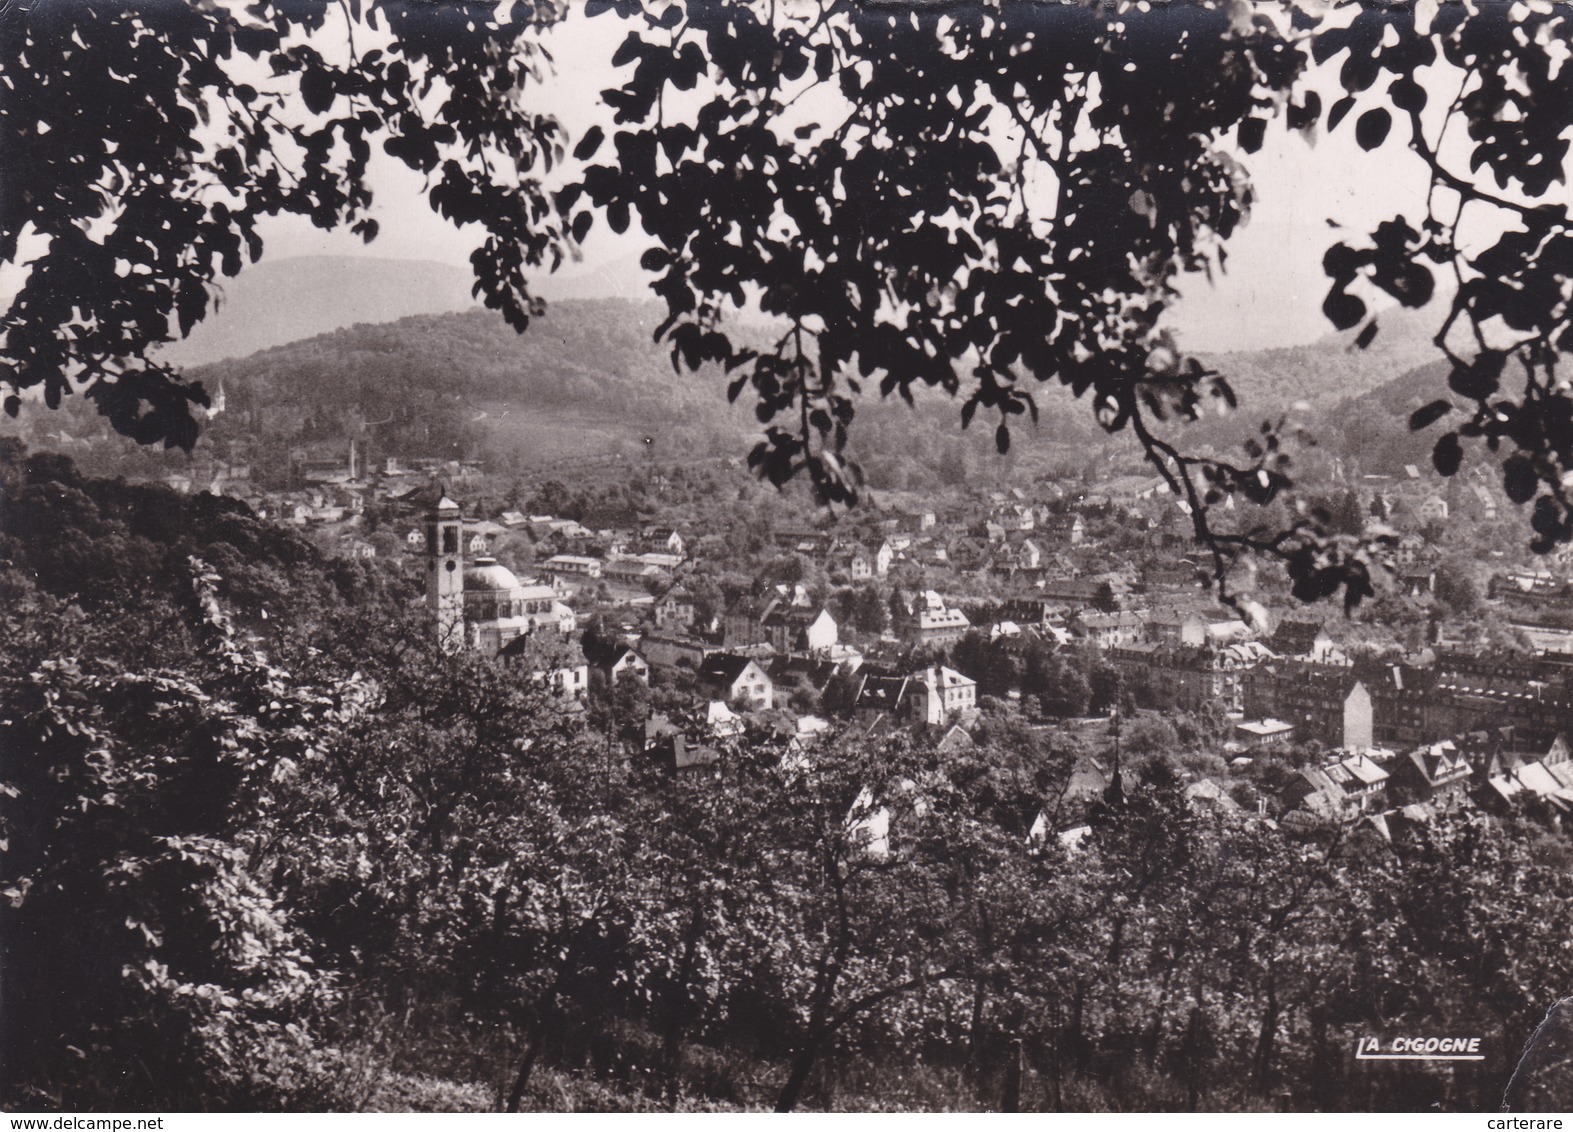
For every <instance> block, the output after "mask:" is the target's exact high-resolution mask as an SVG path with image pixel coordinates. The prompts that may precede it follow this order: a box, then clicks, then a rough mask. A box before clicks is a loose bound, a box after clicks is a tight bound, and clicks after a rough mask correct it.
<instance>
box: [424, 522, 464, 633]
mask: <svg viewBox="0 0 1573 1132" xmlns="http://www.w3.org/2000/svg"><path fill="white" fill-rule="evenodd" d="M463 528H464V518H463V516H462V515H461V513H460V511H459V505H458V504H457V503H455V502H454V501H453V500H451V499H449V498H448V496H447V494H446V493H439V498H438V500H437V502H436V504H434V505H433V507H432V509H431V510H430V511H428V512H427V513H426V604H427V606H428V607H429V608H430V609H431V612H432V619H433V621H434V622H435V624H436V627H437V640H438V642H439V643H440V644H441V645H442V647H443V648H444V649H446V650H447V651H449V652H457V651H459V649H461V648H463V647H464V557H463V555H462V553H461V552H460V550H459V536H460V534H461V532H462V531H463Z"/></svg>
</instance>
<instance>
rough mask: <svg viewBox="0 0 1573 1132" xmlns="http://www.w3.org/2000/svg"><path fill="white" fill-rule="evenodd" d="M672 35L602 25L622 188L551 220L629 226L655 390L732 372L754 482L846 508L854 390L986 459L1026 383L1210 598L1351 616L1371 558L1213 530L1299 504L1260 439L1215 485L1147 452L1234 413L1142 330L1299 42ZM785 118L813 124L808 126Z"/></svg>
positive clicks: (1090, 21)
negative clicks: (980, 425)
mask: <svg viewBox="0 0 1573 1132" xmlns="http://www.w3.org/2000/svg"><path fill="white" fill-rule="evenodd" d="M673 10H674V9H673V8H665V9H662V8H660V7H646V6H642V5H638V4H633V3H615V4H613V3H608V4H600V5H595V6H594V8H593V11H592V12H591V14H598V13H599V12H601V11H616V12H617V13H618V14H619V15H620V16H622V17H623V18H625V19H627V20H629V21H630V22H631V23H632V24H633V28H632V30H631V31H630V32H629V34H628V36H627V38H626V39H625V41H624V43H623V46H622V47H621V48H620V49H619V57H620V58H622V59H623V60H624V61H625V62H629V63H632V62H635V61H637V67H636V68H635V70H634V73H633V75H632V77H631V78H630V79H629V80H628V81H627V82H626V83H625V84H624V85H623V86H622V87H620V88H619V89H618V90H616V91H607V92H606V94H605V97H606V98H607V100H608V101H609V102H610V103H612V104H613V105H614V106H616V107H617V109H618V124H619V125H620V126H621V129H619V130H618V131H617V132H615V133H614V134H613V135H612V137H611V139H610V140H611V142H612V145H613V147H614V148H615V157H616V160H615V161H605V160H603V162H602V163H601V164H598V165H593V166H591V167H590V168H589V169H587V170H586V172H585V175H584V177H583V180H582V182H581V183H579V184H576V185H574V186H572V187H571V188H570V189H569V190H568V192H567V193H566V194H565V195H564V198H563V200H564V201H566V202H567V203H568V205H569V207H574V206H577V204H578V202H579V201H580V199H581V198H587V199H588V201H589V202H590V203H591V204H592V205H593V206H596V207H598V208H600V209H601V210H603V212H604V213H605V215H606V216H607V217H608V219H609V221H610V222H611V223H612V224H613V226H614V227H617V228H619V229H621V228H622V227H623V226H624V225H626V224H627V223H628V218H629V217H631V216H637V217H638V218H639V220H640V222H641V223H642V224H643V226H644V228H645V230H646V231H647V232H648V233H649V234H650V235H651V236H652V237H653V238H654V246H653V247H652V248H651V249H650V251H648V252H647V253H646V255H645V258H644V261H643V262H644V265H645V266H646V268H647V269H649V270H651V271H654V272H658V273H659V277H658V279H657V281H656V282H655V283H654V284H653V287H654V289H655V290H656V292H657V293H658V294H660V295H661V296H662V297H663V298H664V299H665V300H666V302H667V305H668V311H669V318H668V320H667V321H666V322H665V323H663V325H662V326H661V327H660V328H659V329H658V331H657V337H658V338H662V337H664V338H665V339H666V340H668V341H669V342H670V343H671V344H672V359H673V365H674V366H686V367H688V368H690V369H697V368H698V367H699V366H700V365H702V364H704V363H707V362H709V363H719V364H720V365H722V366H724V367H725V368H726V369H727V371H728V372H729V374H730V375H731V376H730V379H729V386H728V395H729V396H730V397H731V398H732V399H734V400H735V399H737V398H738V397H740V396H742V394H743V392H744V391H745V390H749V389H751V391H752V394H753V397H754V401H755V409H756V413H757V415H758V418H759V420H760V422H761V424H762V425H764V426H765V437H764V439H763V440H762V441H761V442H760V443H759V444H758V445H757V446H756V447H755V449H754V451H753V452H752V454H751V456H750V464H751V466H752V467H753V468H754V469H755V470H756V472H758V473H759V474H760V475H761V476H763V477H765V478H767V479H769V480H770V481H771V482H772V483H775V484H777V485H781V484H784V483H786V482H787V481H789V480H791V479H793V478H794V477H798V476H802V475H806V476H807V477H808V478H809V479H810V480H811V482H812V486H813V488H814V491H815V493H816V495H817V496H818V497H819V498H820V499H821V500H822V501H824V502H826V503H830V504H835V503H842V504H847V503H851V502H852V501H854V500H855V499H856V497H857V494H858V490H859V487H860V486H861V481H862V475H861V470H860V469H859V468H858V466H857V465H856V463H855V462H854V461H853V460H851V459H850V458H849V456H848V455H847V436H848V430H849V426H850V425H851V423H852V420H853V417H854V415H855V400H856V398H857V397H858V396H859V395H861V394H862V393H863V392H864V389H865V386H866V385H868V384H870V383H875V384H877V388H878V390H879V392H880V393H881V394H882V395H885V396H889V395H898V396H901V397H903V398H905V399H907V400H908V401H910V400H911V399H912V394H913V390H914V387H915V386H917V385H919V384H923V385H928V386H932V387H937V388H939V389H942V390H944V391H945V392H947V393H949V394H951V395H952V396H957V397H959V398H960V399H961V400H962V405H961V419H962V425H963V427H966V426H967V425H969V424H970V423H971V422H972V421H973V420H974V419H975V417H976V415H977V413H978V411H979V410H980V409H982V410H989V411H990V412H991V413H993V414H994V415H995V416H996V423H995V426H994V429H995V442H996V445H997V447H998V448H999V450H1000V451H1001V452H1006V451H1008V450H1009V447H1010V444H1011V438H1012V431H1011V427H1010V425H1011V419H1012V418H1013V417H1017V418H1020V417H1024V416H1030V417H1032V418H1033V420H1034V421H1036V419H1037V405H1036V402H1035V400H1034V398H1033V396H1032V394H1031V392H1030V383H1031V382H1032V381H1050V380H1053V381H1059V382H1060V383H1062V384H1064V385H1066V386H1068V387H1069V388H1070V389H1071V390H1072V391H1073V393H1075V394H1076V395H1077V396H1085V397H1086V398H1087V399H1088V400H1089V401H1090V402H1091V404H1092V406H1093V410H1094V413H1095V415H1096V416H1097V419H1098V421H1099V423H1100V424H1101V425H1102V427H1103V428H1104V429H1105V430H1106V431H1108V432H1110V433H1118V432H1122V431H1127V432H1130V433H1132V434H1133V435H1134V436H1135V437H1136V439H1137V440H1138V442H1139V444H1140V445H1141V447H1142V449H1143V451H1144V453H1145V454H1146V456H1147V458H1148V459H1149V461H1151V462H1152V463H1153V465H1154V466H1155V467H1156V468H1157V469H1158V470H1159V471H1160V473H1161V474H1162V475H1163V477H1164V479H1165V481H1166V482H1167V483H1168V485H1169V486H1170V488H1171V489H1172V490H1173V491H1174V492H1175V493H1176V494H1177V495H1178V496H1179V497H1180V498H1181V499H1182V500H1184V501H1185V502H1186V504H1187V505H1188V507H1189V510H1190V514H1191V518H1192V522H1193V526H1194V531H1195V534H1196V535H1197V537H1198V538H1199V539H1200V540H1201V541H1202V542H1203V543H1204V544H1205V545H1207V546H1208V547H1209V548H1210V550H1211V551H1212V554H1213V575H1214V578H1215V580H1216V581H1218V582H1219V583H1220V585H1221V586H1224V595H1225V597H1226V598H1227V597H1229V594H1228V591H1227V588H1226V585H1224V584H1225V580H1226V577H1227V573H1228V569H1229V567H1230V566H1231V565H1232V563H1233V562H1234V561H1235V559H1236V558H1237V557H1238V556H1239V555H1240V554H1242V553H1247V552H1267V553H1271V554H1275V555H1277V556H1279V557H1280V558H1283V559H1284V560H1285V561H1286V563H1287V565H1288V567H1289V570H1290V573H1291V575H1292V576H1293V577H1294V578H1295V581H1296V586H1297V592H1300V593H1301V594H1302V595H1303V596H1324V595H1325V594H1327V593H1332V592H1337V591H1338V590H1340V589H1342V590H1343V591H1344V593H1345V596H1346V600H1347V601H1349V602H1350V603H1351V604H1352V603H1353V602H1355V601H1358V600H1359V599H1360V598H1361V597H1363V596H1366V595H1367V594H1369V593H1370V592H1371V586H1370V578H1369V572H1368V569H1367V559H1366V557H1365V556H1363V555H1362V554H1361V553H1360V552H1359V549H1358V548H1341V547H1338V546H1336V545H1335V544H1334V543H1333V542H1332V541H1331V540H1329V539H1326V538H1324V537H1323V532H1322V531H1321V530H1320V529H1318V527H1317V525H1316V524H1315V523H1314V522H1313V521H1310V520H1307V521H1304V522H1302V523H1299V524H1297V525H1296V526H1295V527H1294V528H1293V529H1292V530H1290V531H1288V532H1281V531H1274V532H1269V531H1252V532H1249V533H1244V534H1224V533H1222V532H1219V531H1217V530H1215V529H1214V527H1213V525H1212V524H1211V523H1210V522H1209V519H1208V515H1209V509H1210V508H1211V507H1213V506H1215V505H1216V504H1217V503H1219V502H1220V501H1221V500H1222V499H1223V498H1224V497H1226V496H1231V495H1240V496H1243V497H1244V498H1246V499H1248V500H1252V501H1255V502H1267V501H1270V500H1273V499H1276V498H1279V497H1280V496H1281V495H1283V493H1285V492H1286V491H1287V490H1288V489H1289V488H1290V487H1291V485H1292V481H1291V480H1290V478H1289V476H1288V474H1287V469H1288V464H1289V461H1288V457H1287V455H1286V454H1285V453H1284V452H1283V451H1282V448H1281V446H1280V445H1279V444H1278V442H1277V439H1276V436H1274V437H1273V442H1272V445H1271V448H1270V449H1269V448H1268V447H1266V446H1263V445H1260V444H1258V443H1257V442H1255V441H1252V442H1251V446H1250V447H1248V448H1247V449H1246V458H1245V459H1244V460H1242V461H1240V462H1238V463H1230V462H1227V461H1219V460H1210V459H1207V460H1204V459H1197V458H1192V457H1188V456H1186V455H1184V454H1183V453H1182V452H1181V451H1180V450H1179V449H1177V448H1176V447H1174V446H1173V445H1171V444H1170V443H1168V442H1166V441H1164V440H1163V439H1161V438H1160V436H1159V433H1158V432H1157V431H1156V429H1155V428H1154V425H1155V424H1156V423H1157V422H1161V421H1165V420H1169V419H1180V420H1191V419H1195V418H1196V417H1197V416H1198V415H1199V413H1200V412H1201V411H1202V409H1203V408H1204V406H1205V405H1206V404H1207V403H1208V402H1209V401H1210V400H1212V399H1215V398H1216V399H1218V400H1221V401H1222V402H1223V403H1224V404H1226V405H1228V406H1230V407H1233V404H1234V396H1233V393H1232V391H1231V390H1230V388H1229V386H1228V383H1227V382H1226V381H1225V380H1223V379H1222V377H1221V375H1218V374H1216V373H1213V372H1210V371H1208V370H1207V369H1206V368H1205V367H1203V366H1202V365H1201V364H1200V363H1199V362H1197V361H1196V360H1195V359H1187V358H1184V357H1183V356H1182V355H1181V354H1180V352H1179V351H1178V350H1177V349H1176V348H1175V347H1174V344H1173V343H1172V341H1170V340H1169V338H1168V337H1167V335H1166V334H1164V333H1163V332H1162V330H1161V329H1160V326H1159V320H1160V318H1161V316H1162V314H1163V312H1164V310H1165V308H1166V306H1167V305H1168V303H1169V302H1170V301H1171V300H1172V299H1173V298H1174V297H1175V294H1176V292H1175V287H1174V283H1175V279H1176V277H1177V276H1178V275H1179V274H1180V273H1182V272H1186V271H1195V270H1202V269H1205V270H1211V269H1212V268H1213V267H1214V266H1219V265H1221V262H1222V255H1221V243H1222V241H1223V240H1225V239H1227V237H1228V236H1229V235H1231V234H1232V232H1233V231H1234V229H1235V228H1236V226H1237V225H1238V224H1239V223H1240V221H1241V220H1242V219H1243V218H1244V216H1245V215H1246V212H1247V210H1248V208H1249V206H1250V203H1251V189H1250V186H1249V183H1248V181H1247V180H1246V176H1245V173H1244V170H1243V169H1242V168H1241V167H1240V165H1239V164H1238V162H1237V161H1236V160H1235V159H1234V157H1233V156H1231V154H1230V153H1229V152H1228V148H1229V143H1230V141H1231V139H1232V140H1233V141H1234V142H1236V143H1237V144H1238V145H1239V146H1240V147H1241V148H1244V149H1246V150H1252V149H1255V148H1258V147H1259V146H1260V145H1261V143H1262V138H1263V134H1264V131H1265V127H1266V124H1267V122H1268V120H1269V119H1271V118H1272V117H1274V116H1275V115H1278V114H1279V113H1281V112H1282V111H1283V110H1284V108H1285V107H1286V106H1287V105H1288V103H1289V99H1290V97H1291V94H1292V93H1293V90H1294V84H1295V82H1296V81H1297V79H1298V78H1299V77H1300V75H1301V73H1302V71H1303V68H1304V67H1305V64H1306V62H1307V54H1306V42H1305V37H1303V36H1299V35H1297V34H1291V33H1288V32H1286V31H1285V30H1283V29H1282V28H1280V27H1278V26H1276V25H1275V24H1274V23H1273V22H1272V21H1270V20H1267V19H1265V18H1261V19H1258V18H1253V17H1249V16H1243V15H1242V13H1241V12H1240V11H1239V10H1237V9H1236V8H1234V7H1231V6H1228V5H1218V6H1211V7H1210V6H1205V5H1203V6H1191V7H1188V8H1187V9H1186V10H1185V12H1184V13H1183V16H1182V15H1178V14H1176V13H1174V12H1172V11H1169V10H1167V9H1166V10H1162V11H1158V12H1150V13H1142V12H1138V11H1136V10H1135V9H1134V8H1132V9H1129V10H1127V9H1124V8H1121V9H1119V10H1113V9H1109V10H1094V9H1093V8H1091V7H1084V6H1058V7H1055V6H1037V5H1020V6H1008V5H1006V6H992V5H979V6H977V7H976V8H964V9H960V10H953V9H947V10H946V11H945V12H944V13H940V12H912V11H902V12H896V11H893V10H891V9H889V8H886V7H883V6H878V7H876V6H873V5H859V4H851V3H836V2H825V3H821V4H810V5H797V6H782V7H780V8H777V7H774V6H770V5H765V4H760V3H752V2H749V0H714V2H709V3H691V4H688V5H686V6H685V7H684V8H683V9H682V15H681V17H680V18H679V19H676V20H673V19H672V18H671V13H672V11H673ZM696 43H697V44H699V45H700V47H701V49H702V50H703V52H704V53H705V54H706V55H707V56H708V57H709V58H710V59H711V61H712V65H711V68H710V80H711V90H710V91H709V92H708V93H707V95H706V98H705V99H702V100H700V104H699V106H698V109H697V110H696V111H694V110H691V109H690V110H685V112H684V114H683V115H682V116H681V118H680V119H678V118H677V117H676V116H675V115H673V114H670V113H669V112H668V111H667V109H666V107H667V105H668V103H667V100H668V99H669V98H675V97H676V96H675V95H674V94H673V92H674V91H676V90H680V89H687V81H688V74H687V71H686V70H683V68H682V61H683V60H684V59H686V58H689V57H690V56H691V54H692V49H693V47H694V45H695V44H696ZM821 88H823V89H821ZM826 90H831V91H834V93H833V94H826V93H824V91H826ZM805 102H806V103H809V104H811V105H812V108H813V117H814V118H815V119H816V122H812V123H806V124H802V125H799V124H798V122H800V121H803V114H804V113H805V112H804V111H803V110H802V108H801V106H802V104H803V103H805ZM684 105H685V106H688V107H690V108H691V107H692V106H693V105H694V100H693V99H692V98H690V99H689V101H688V102H686V103H684ZM1154 105H1157V106H1160V107H1162V108H1163V109H1162V110H1161V111H1160V112H1158V113H1153V111H1152V107H1153V106H1154ZM1319 105H1320V104H1319V101H1317V100H1315V99H1314V97H1313V96H1307V97H1305V98H1304V99H1302V101H1301V102H1300V103H1298V104H1296V105H1295V106H1294V107H1292V108H1291V112H1290V117H1291V119H1295V118H1298V120H1296V121H1293V122H1292V123H1291V124H1292V125H1293V126H1294V127H1295V128H1298V129H1305V128H1308V126H1309V125H1311V124H1314V121H1315V117H1316V115H1317V114H1318V113H1319ZM819 121H823V122H828V123H830V124H829V125H825V126H820V125H818V124H817V122H819ZM695 123H697V126H698V128H697V129H695ZM603 140H604V139H602V138H600V137H594V138H587V139H586V141H585V143H584V145H583V146H582V147H581V150H580V151H579V154H578V155H579V156H582V157H584V158H585V159H587V160H588V159H592V158H594V156H595V155H596V153H597V152H598V151H599V150H600V148H601V145H602V142H603ZM1050 186H1052V187H1051V188H1050ZM579 215H580V217H582V218H583V223H584V224H585V225H586V226H588V224H589V223H590V222H591V221H590V219H589V217H590V213H589V212H588V211H586V212H581V213H580V214H579ZM744 284H749V285H751V286H752V288H754V290H755V301H756V302H757V305H758V308H759V309H760V310H761V311H763V312H764V313H765V314H767V315H769V316H772V317H773V318H775V319H776V320H778V322H779V323H780V324H783V325H784V326H785V327H786V328H787V329H786V331H785V333H783V334H782V335H781V336H780V337H779V338H778V339H777V340H776V341H775V342H774V343H773V344H771V345H769V346H766V347H763V348H760V347H757V346H755V345H752V344H744V343H742V342H740V341H738V340H737V339H736V338H734V337H733V336H732V334H731V333H730V332H729V330H728V326H727V324H726V323H725V322H724V319H723V315H724V312H725V311H726V309H727V308H728V307H741V306H743V305H744V304H745V298H744V289H743V285H744ZM963 375H966V376H965V377H964V376H963Z"/></svg>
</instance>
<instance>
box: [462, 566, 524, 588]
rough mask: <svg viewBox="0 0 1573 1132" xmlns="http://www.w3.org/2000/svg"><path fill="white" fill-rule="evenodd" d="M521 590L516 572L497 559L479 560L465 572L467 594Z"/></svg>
mask: <svg viewBox="0 0 1573 1132" xmlns="http://www.w3.org/2000/svg"><path fill="white" fill-rule="evenodd" d="M518 588H519V579H518V578H517V577H515V576H514V572H513V571H512V570H510V569H508V567H506V566H504V565H503V564H502V563H500V562H498V561H497V559H495V558H477V559H476V560H475V561H474V562H473V563H472V564H471V565H470V566H469V568H468V569H466V570H465V571H464V590H465V592H466V593H484V592H488V591H491V592H496V591H509V590H516V589H518Z"/></svg>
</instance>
